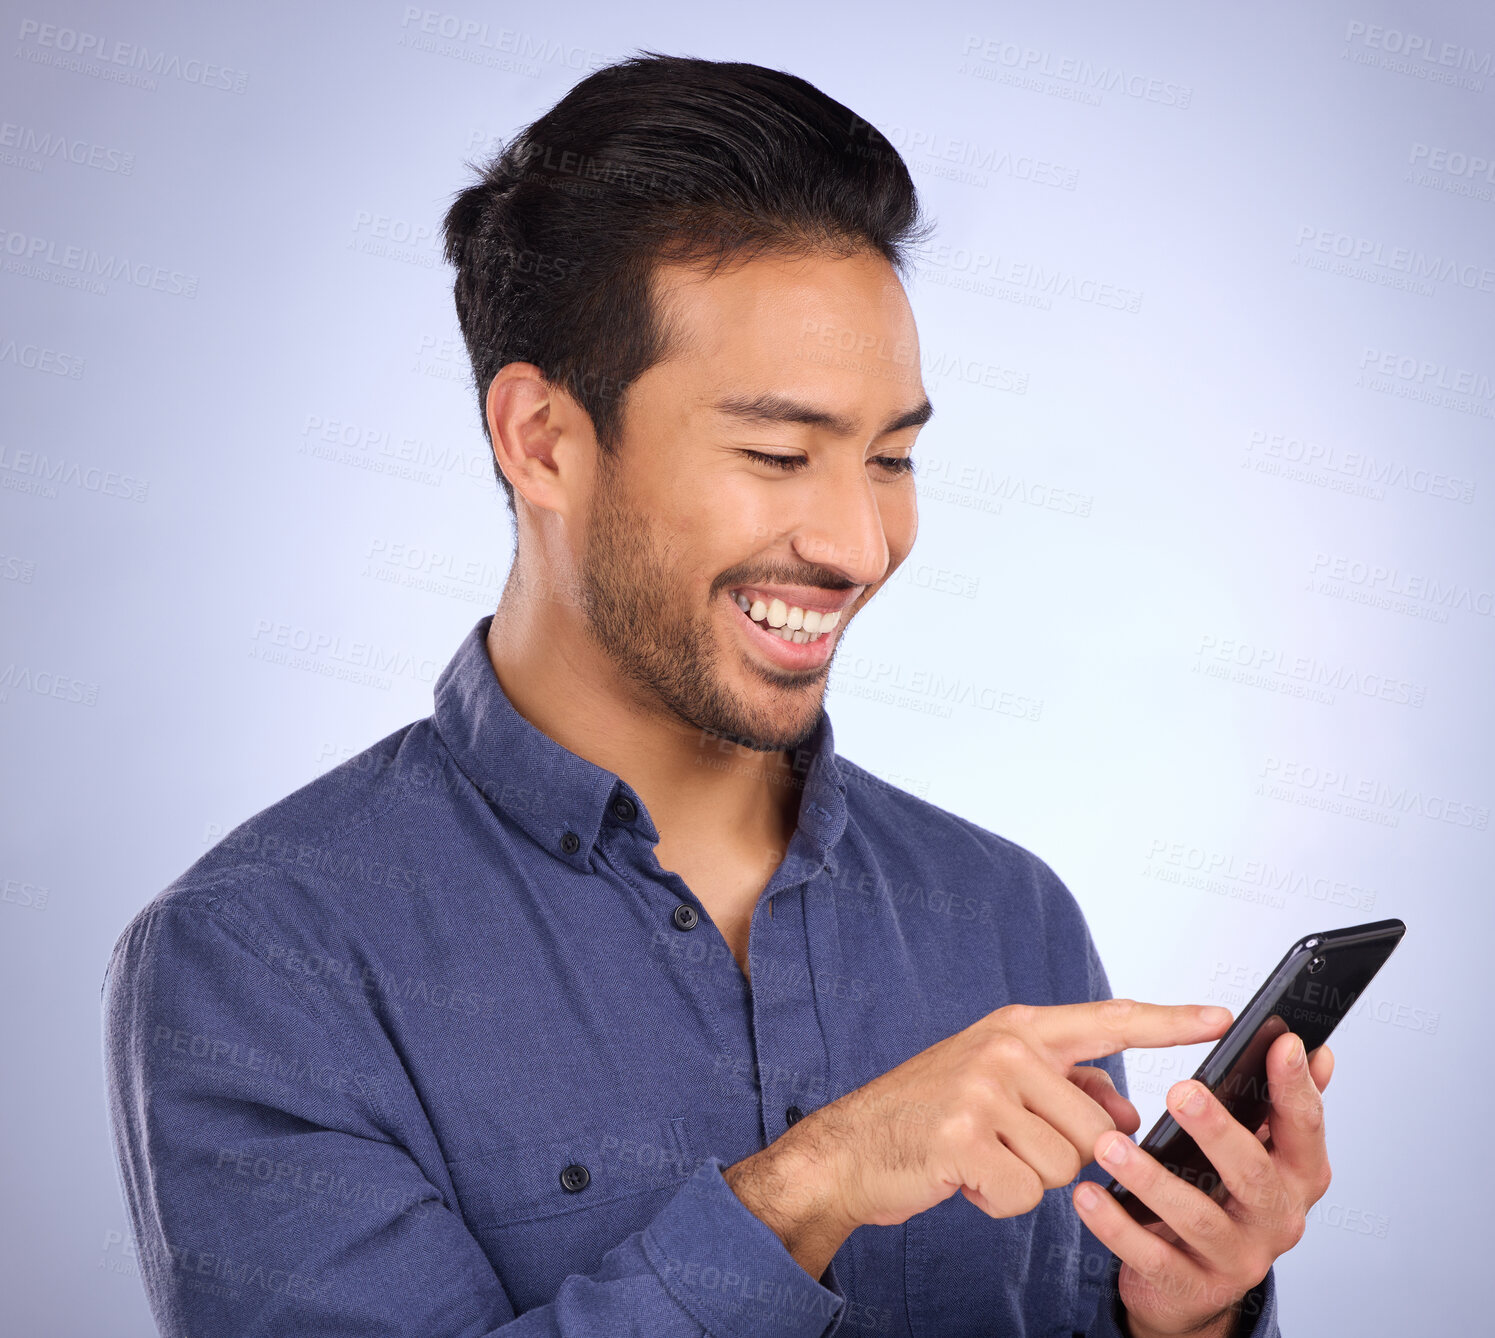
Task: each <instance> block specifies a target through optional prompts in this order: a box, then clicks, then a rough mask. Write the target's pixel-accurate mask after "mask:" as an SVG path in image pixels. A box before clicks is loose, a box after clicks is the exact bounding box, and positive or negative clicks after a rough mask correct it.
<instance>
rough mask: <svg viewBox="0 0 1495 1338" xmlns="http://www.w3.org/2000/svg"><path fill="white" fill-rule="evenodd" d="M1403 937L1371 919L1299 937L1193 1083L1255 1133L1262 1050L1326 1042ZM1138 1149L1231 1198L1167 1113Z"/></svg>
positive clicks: (1134, 1205) (1396, 924) (1128, 1204)
mask: <svg viewBox="0 0 1495 1338" xmlns="http://www.w3.org/2000/svg"><path fill="white" fill-rule="evenodd" d="M1406 932H1407V926H1406V925H1404V924H1403V923H1402V922H1401V921H1400V920H1374V921H1372V922H1371V923H1370V924H1363V925H1351V926H1350V927H1349V928H1347V929H1330V930H1327V931H1325V932H1324V933H1322V934H1309V935H1307V936H1306V937H1304V938H1300V939H1299V940H1298V941H1297V942H1296V943H1294V944H1293V946H1292V947H1291V948H1289V949H1288V950H1287V955H1286V956H1284V957H1283V959H1282V960H1281V961H1280V962H1278V963H1277V968H1276V970H1274V971H1273V972H1272V974H1271V975H1269V976H1268V977H1267V978H1266V980H1264V981H1263V982H1262V985H1261V988H1260V989H1259V990H1257V991H1256V993H1255V994H1253V995H1252V996H1251V999H1250V1002H1248V1003H1247V1004H1246V1006H1245V1007H1244V1008H1243V1009H1242V1010H1241V1011H1240V1012H1239V1013H1238V1014H1236V1019H1235V1021H1234V1022H1232V1023H1231V1024H1230V1029H1229V1030H1228V1031H1227V1032H1226V1033H1225V1035H1223V1036H1222V1037H1220V1039H1219V1041H1218V1042H1217V1043H1216V1045H1215V1048H1214V1049H1213V1050H1211V1051H1210V1052H1209V1054H1208V1055H1206V1056H1205V1059H1204V1063H1202V1064H1201V1065H1200V1066H1199V1068H1198V1069H1197V1070H1196V1071H1195V1073H1194V1080H1195V1081H1196V1082H1201V1083H1203V1084H1204V1085H1205V1086H1206V1087H1207V1088H1209V1090H1210V1091H1211V1092H1213V1093H1214V1094H1215V1096H1217V1097H1218V1098H1219V1100H1220V1102H1221V1104H1222V1105H1224V1107H1225V1109H1226V1110H1228V1111H1229V1112H1230V1113H1231V1114H1232V1115H1233V1116H1235V1118H1236V1119H1237V1120H1239V1121H1240V1122H1241V1123H1242V1124H1243V1125H1245V1126H1246V1128H1248V1129H1249V1130H1250V1131H1251V1132H1252V1134H1255V1133H1256V1131H1257V1130H1258V1129H1259V1128H1261V1122H1262V1121H1263V1120H1264V1119H1266V1117H1267V1113H1268V1112H1269V1111H1270V1109H1271V1097H1270V1094H1269V1093H1268V1091H1267V1049H1268V1047H1269V1046H1270V1045H1271V1044H1272V1042H1273V1041H1275V1040H1276V1039H1277V1038H1278V1037H1279V1036H1281V1035H1282V1034H1283V1032H1287V1031H1291V1032H1294V1033H1296V1034H1297V1036H1298V1037H1299V1038H1300V1039H1301V1040H1302V1042H1303V1047H1304V1049H1305V1050H1306V1051H1307V1052H1308V1053H1309V1054H1310V1055H1311V1054H1312V1053H1313V1052H1314V1051H1315V1050H1316V1049H1318V1047H1319V1046H1321V1045H1322V1044H1323V1043H1324V1042H1325V1041H1326V1040H1328V1039H1329V1033H1330V1032H1332V1031H1333V1030H1334V1028H1335V1027H1336V1026H1338V1025H1339V1022H1340V1019H1341V1018H1343V1017H1344V1015H1345V1014H1346V1013H1348V1012H1349V1010H1350V1009H1351V1007H1353V1006H1354V1003H1355V1000H1356V999H1358V998H1359V997H1360V994H1361V992H1362V991H1363V990H1364V989H1365V987H1366V986H1367V985H1368V984H1370V981H1371V978H1372V977H1373V976H1374V975H1375V974H1376V972H1377V971H1379V970H1380V969H1381V967H1382V965H1383V964H1384V963H1385V961H1386V959H1387V958H1388V957H1390V956H1391V954H1392V951H1393V950H1394V949H1395V948H1396V945H1397V944H1398V943H1400V942H1401V940H1402V935H1403V934H1405V933H1406ZM1139 1146H1141V1147H1142V1148H1144V1149H1145V1150H1146V1151H1147V1152H1149V1153H1151V1154H1152V1156H1153V1157H1155V1158H1156V1159H1157V1160H1158V1161H1159V1162H1161V1163H1162V1165H1163V1166H1164V1167H1166V1168H1167V1169H1168V1170H1170V1171H1172V1172H1173V1174H1174V1175H1177V1176H1179V1177H1181V1178H1182V1179H1184V1180H1187V1181H1188V1182H1189V1183H1191V1184H1193V1185H1196V1186H1198V1187H1199V1188H1200V1189H1202V1190H1203V1191H1204V1192H1205V1193H1206V1194H1208V1195H1209V1196H1210V1197H1211V1198H1212V1199H1214V1200H1215V1201H1216V1202H1217V1203H1219V1202H1223V1201H1224V1200H1225V1199H1226V1198H1227V1197H1228V1196H1229V1190H1228V1189H1227V1188H1226V1187H1225V1183H1224V1181H1222V1180H1221V1179H1220V1176H1219V1173H1218V1172H1217V1171H1216V1170H1215V1168H1214V1167H1213V1166H1211V1165H1210V1163H1209V1159H1208V1158H1207V1157H1206V1156H1205V1155H1204V1153H1203V1152H1201V1151H1200V1150H1199V1144H1198V1143H1196V1142H1195V1141H1194V1140H1193V1139H1192V1138H1190V1137H1189V1135H1188V1134H1186V1133H1185V1132H1184V1131H1183V1128H1182V1127H1181V1126H1180V1125H1179V1123H1178V1121H1177V1120H1175V1119H1174V1118H1173V1116H1172V1114H1170V1113H1169V1112H1168V1111H1167V1110H1164V1112H1163V1115H1162V1118H1161V1119H1159V1120H1158V1122H1157V1123H1156V1124H1155V1125H1153V1126H1152V1128H1151V1129H1150V1130H1148V1133H1147V1137H1146V1138H1144V1139H1143V1140H1142V1142H1141V1144H1140V1145H1139ZM1107 1190H1108V1191H1109V1192H1110V1193H1111V1194H1113V1195H1115V1197H1116V1199H1117V1200H1118V1201H1119V1202H1120V1204H1121V1206H1122V1207H1123V1208H1125V1209H1126V1210H1127V1212H1129V1213H1130V1214H1131V1215H1132V1217H1134V1218H1135V1219H1136V1220H1137V1221H1138V1222H1140V1223H1142V1225H1143V1226H1146V1225H1147V1224H1148V1223H1149V1222H1156V1221H1157V1220H1158V1215H1157V1214H1156V1213H1155V1212H1153V1210H1152V1209H1151V1208H1149V1207H1148V1206H1147V1205H1146V1204H1145V1203H1143V1202H1142V1200H1141V1199H1139V1198H1138V1197H1137V1196H1136V1195H1135V1194H1133V1193H1132V1192H1131V1190H1129V1189H1127V1188H1126V1186H1124V1185H1123V1184H1121V1182H1120V1181H1118V1180H1116V1179H1115V1178H1114V1177H1113V1178H1112V1180H1111V1183H1110V1184H1109V1185H1108V1186H1107Z"/></svg>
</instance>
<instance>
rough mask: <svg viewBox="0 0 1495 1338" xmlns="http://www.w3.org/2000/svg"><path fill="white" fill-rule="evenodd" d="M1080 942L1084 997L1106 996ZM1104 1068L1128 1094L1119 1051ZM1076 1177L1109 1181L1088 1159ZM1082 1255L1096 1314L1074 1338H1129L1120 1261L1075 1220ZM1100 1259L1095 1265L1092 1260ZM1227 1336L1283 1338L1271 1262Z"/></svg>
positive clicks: (1095, 961)
mask: <svg viewBox="0 0 1495 1338" xmlns="http://www.w3.org/2000/svg"><path fill="white" fill-rule="evenodd" d="M1085 947H1086V955H1087V960H1088V964H1089V966H1088V970H1089V997H1090V998H1091V999H1110V998H1112V997H1113V994H1112V991H1111V983H1110V980H1109V979H1108V978H1107V976H1106V968H1105V966H1104V965H1103V964H1102V962H1101V959H1100V952H1099V951H1098V950H1097V948H1096V946H1095V941H1094V939H1092V938H1091V936H1090V934H1089V931H1088V930H1087V931H1086V934H1085ZM1092 1062H1094V1063H1095V1064H1097V1065H1100V1066H1102V1067H1104V1068H1105V1070H1106V1072H1108V1073H1109V1074H1110V1075H1111V1081H1112V1082H1113V1083H1115V1085H1116V1090H1117V1091H1118V1092H1120V1093H1121V1095H1122V1096H1125V1097H1130V1093H1129V1092H1128V1090H1127V1081H1126V1066H1125V1064H1124V1063H1123V1062H1122V1056H1121V1055H1120V1054H1115V1055H1107V1056H1105V1057H1104V1058H1101V1059H1097V1060H1094V1061H1092ZM1080 1177H1081V1179H1084V1180H1092V1181H1094V1182H1095V1184H1096V1185H1097V1186H1098V1187H1099V1188H1100V1189H1101V1190H1104V1189H1105V1188H1106V1186H1107V1185H1109V1184H1110V1183H1111V1174H1110V1172H1109V1171H1106V1170H1105V1169H1104V1168H1102V1167H1101V1165H1100V1164H1099V1163H1098V1162H1091V1163H1090V1164H1089V1165H1088V1166H1086V1167H1085V1168H1084V1170H1082V1171H1081V1172H1080ZM1080 1236H1081V1242H1082V1243H1081V1257H1082V1259H1083V1260H1088V1261H1090V1266H1089V1268H1087V1269H1086V1271H1085V1273H1084V1276H1087V1277H1091V1276H1095V1277H1103V1279H1104V1281H1103V1283H1102V1284H1101V1286H1100V1288H1099V1295H1098V1297H1097V1301H1096V1307H1095V1318H1094V1320H1092V1321H1091V1324H1090V1327H1089V1328H1088V1329H1086V1330H1085V1331H1084V1334H1083V1335H1079V1334H1077V1335H1076V1338H1129V1336H1128V1330H1127V1327H1126V1323H1125V1317H1124V1312H1123V1308H1122V1305H1121V1294H1120V1293H1119V1292H1118V1291H1117V1289H1116V1276H1117V1273H1118V1272H1119V1269H1120V1265H1119V1262H1118V1261H1117V1259H1116V1257H1115V1256H1114V1255H1112V1253H1111V1251H1110V1250H1108V1249H1107V1248H1106V1247H1105V1246H1104V1245H1102V1244H1101V1243H1100V1241H1099V1240H1098V1239H1097V1238H1096V1236H1095V1234H1094V1233H1093V1232H1092V1231H1091V1230H1090V1228H1089V1227H1087V1226H1086V1225H1085V1224H1084V1222H1083V1221H1082V1222H1081V1223H1080ZM1098 1260H1099V1261H1102V1262H1100V1263H1099V1266H1098V1267H1097V1266H1096V1261H1098ZM1231 1338H1282V1330H1281V1329H1279V1328H1278V1327H1277V1279H1276V1267H1275V1265H1274V1266H1273V1267H1272V1268H1269V1269H1268V1270H1267V1275H1266V1277H1264V1278H1263V1279H1262V1280H1261V1281H1260V1282H1259V1283H1257V1284H1256V1286H1255V1287H1253V1288H1252V1289H1251V1290H1250V1291H1249V1292H1247V1293H1246V1295H1245V1296H1244V1297H1242V1298H1241V1316H1240V1319H1239V1321H1238V1322H1237V1324H1236V1328H1235V1330H1234V1332H1233V1333H1232V1334H1231Z"/></svg>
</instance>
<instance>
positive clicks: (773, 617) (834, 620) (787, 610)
mask: <svg viewBox="0 0 1495 1338" xmlns="http://www.w3.org/2000/svg"><path fill="white" fill-rule="evenodd" d="M732 600H733V602H734V603H735V604H736V605H737V607H738V608H739V609H741V610H742V611H743V613H744V614H746V615H747V616H748V618H750V619H751V620H752V621H753V622H755V623H757V624H758V626H759V627H760V628H762V629H763V630H764V631H765V632H767V633H768V634H769V635H770V636H776V637H779V638H780V639H782V640H784V641H788V642H792V643H793V644H794V645H796V646H804V645H812V644H814V643H815V642H817V641H821V640H824V639H825V638H826V637H828V636H829V635H830V634H831V633H832V632H834V631H835V630H836V627H837V625H838V624H839V623H840V621H841V610H840V609H837V610H836V611H835V612H834V613H821V611H820V610H819V609H802V608H800V607H799V606H798V605H797V604H785V603H784V601H783V600H782V599H773V600H764V599H754V600H750V599H748V597H747V596H746V595H742V594H733V596H732Z"/></svg>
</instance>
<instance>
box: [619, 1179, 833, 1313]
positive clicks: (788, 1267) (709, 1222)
mask: <svg viewBox="0 0 1495 1338" xmlns="http://www.w3.org/2000/svg"><path fill="white" fill-rule="evenodd" d="M725 1168H726V1163H725V1162H723V1161H722V1160H721V1158H720V1157H717V1156H707V1157H706V1158H704V1159H703V1160H702V1162H701V1164H700V1165H699V1166H697V1167H696V1169H695V1172H694V1174H692V1176H691V1177H690V1179H689V1180H687V1181H686V1182H685V1184H684V1185H682V1186H681V1187H680V1189H679V1191H678V1192H677V1193H676V1194H675V1197H674V1198H673V1199H671V1200H670V1201H669V1203H667V1204H666V1205H665V1206H664V1208H663V1209H662V1210H661V1211H660V1212H659V1214H658V1215H657V1216H656V1217H655V1218H654V1220H653V1221H651V1222H650V1223H649V1225H648V1227H646V1228H645V1230H644V1233H643V1242H642V1243H643V1248H644V1254H645V1256H646V1257H647V1258H648V1260H649V1263H650V1264H651V1265H652V1266H653V1267H654V1270H655V1272H657V1273H658V1274H659V1280H660V1282H662V1283H663V1284H664V1287H665V1290H666V1291H668V1292H669V1294H670V1295H671V1296H672V1297H674V1298H675V1300H676V1301H677V1302H678V1303H679V1304H680V1306H681V1307H682V1308H683V1309H684V1310H685V1311H686V1312H687V1313H688V1314H689V1315H690V1316H691V1318H692V1319H694V1320H695V1321H696V1322H697V1323H698V1324H700V1325H701V1326H702V1327H703V1328H704V1329H705V1330H706V1331H707V1332H708V1333H710V1334H713V1335H717V1334H719V1335H721V1338H765V1335H769V1336H772V1338H826V1335H828V1334H830V1333H833V1332H834V1331H835V1329H836V1328H838V1327H839V1321H840V1318H841V1312H842V1310H843V1309H844V1307H845V1304H846V1298H845V1296H843V1295H842V1293H841V1287H840V1284H839V1283H838V1282H837V1281H836V1273H835V1266H834V1264H831V1265H828V1266H827V1267H826V1270H825V1275H824V1278H823V1279H822V1282H823V1283H824V1284H826V1285H822V1282H816V1281H815V1279H814V1278H812V1277H811V1276H810V1275H809V1274H808V1273H806V1272H805V1270H804V1269H803V1268H801V1267H800V1266H799V1264H798V1263H797V1262H795V1259H794V1256H793V1255H792V1254H790V1253H789V1250H788V1249H787V1247H786V1246H785V1245H784V1242H783V1241H782V1240H780V1239H779V1237H778V1235H777V1233H776V1232H775V1231H774V1230H773V1228H772V1227H770V1226H769V1225H768V1223H767V1222H765V1221H764V1220H763V1219H762V1218H761V1217H758V1216H756V1215H755V1214H754V1213H752V1212H750V1211H749V1210H748V1207H747V1205H746V1204H745V1203H743V1201H742V1200H741V1199H739V1198H738V1197H737V1195H736V1194H734V1193H733V1192H732V1187H731V1186H730V1185H728V1184H727V1182H726V1180H725V1179H724V1178H723V1176H722V1171H723V1170H724V1169H725Z"/></svg>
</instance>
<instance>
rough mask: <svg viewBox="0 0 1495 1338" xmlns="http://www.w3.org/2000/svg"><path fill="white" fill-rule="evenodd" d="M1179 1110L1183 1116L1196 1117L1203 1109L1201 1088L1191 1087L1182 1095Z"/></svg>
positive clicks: (1202, 1090) (1202, 1091)
mask: <svg viewBox="0 0 1495 1338" xmlns="http://www.w3.org/2000/svg"><path fill="white" fill-rule="evenodd" d="M1179 1109H1180V1110H1181V1111H1183V1113H1184V1114H1185V1115H1197V1114H1199V1112H1200V1111H1201V1110H1203V1109H1204V1089H1203V1088H1202V1087H1191V1088H1189V1090H1188V1091H1187V1092H1186V1093H1185V1094H1184V1099H1183V1102H1182V1103H1181V1104H1180V1105H1179Z"/></svg>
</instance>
